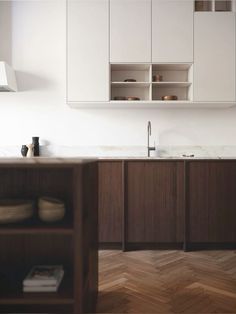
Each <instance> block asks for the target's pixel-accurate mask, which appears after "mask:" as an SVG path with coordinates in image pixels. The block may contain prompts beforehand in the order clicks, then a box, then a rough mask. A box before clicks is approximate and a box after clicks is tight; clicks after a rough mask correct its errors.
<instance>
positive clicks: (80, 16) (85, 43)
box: [67, 0, 109, 102]
mask: <svg viewBox="0 0 236 314" xmlns="http://www.w3.org/2000/svg"><path fill="white" fill-rule="evenodd" d="M67 24H68V27H67V37H68V39H67V40H68V47H67V49H68V51H67V59H68V60H67V79H68V82H67V84H68V87H67V98H68V101H69V102H73V101H75V102H76V101H108V100H109V2H108V0H77V1H75V0H68V15H67Z"/></svg>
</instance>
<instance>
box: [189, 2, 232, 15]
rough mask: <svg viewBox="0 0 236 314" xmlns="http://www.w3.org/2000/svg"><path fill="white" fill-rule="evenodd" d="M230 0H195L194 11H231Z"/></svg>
mask: <svg viewBox="0 0 236 314" xmlns="http://www.w3.org/2000/svg"><path fill="white" fill-rule="evenodd" d="M233 4H234V3H233V2H232V1H231V0H201V1H199V0H196V1H195V11H196V12H199V11H202V12H231V11H233Z"/></svg>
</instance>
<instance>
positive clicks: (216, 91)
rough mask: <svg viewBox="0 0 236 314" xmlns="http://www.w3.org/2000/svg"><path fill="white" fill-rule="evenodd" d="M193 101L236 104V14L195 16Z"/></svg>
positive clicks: (216, 13)
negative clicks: (235, 102) (231, 102)
mask: <svg viewBox="0 0 236 314" xmlns="http://www.w3.org/2000/svg"><path fill="white" fill-rule="evenodd" d="M193 83H194V100H195V101H235V15H234V13H232V12H224V13H223V12H215V13H208V12H199V13H195V16H194V81H193Z"/></svg>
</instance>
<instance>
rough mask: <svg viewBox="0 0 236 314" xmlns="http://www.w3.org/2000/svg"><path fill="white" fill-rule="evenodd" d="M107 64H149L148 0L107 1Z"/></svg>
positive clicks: (149, 16)
mask: <svg viewBox="0 0 236 314" xmlns="http://www.w3.org/2000/svg"><path fill="white" fill-rule="evenodd" d="M110 61H111V62H151V0H111V1H110Z"/></svg>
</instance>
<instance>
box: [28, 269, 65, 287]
mask: <svg viewBox="0 0 236 314" xmlns="http://www.w3.org/2000/svg"><path fill="white" fill-rule="evenodd" d="M63 276H64V270H63V267H62V266H61V265H54V266H47V265H46V266H45V265H38V266H34V267H33V268H32V269H31V270H30V272H29V273H28V275H27V276H26V278H25V279H24V281H23V291H24V292H56V291H57V290H58V288H59V286H60V283H61V281H62V278H63Z"/></svg>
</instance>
